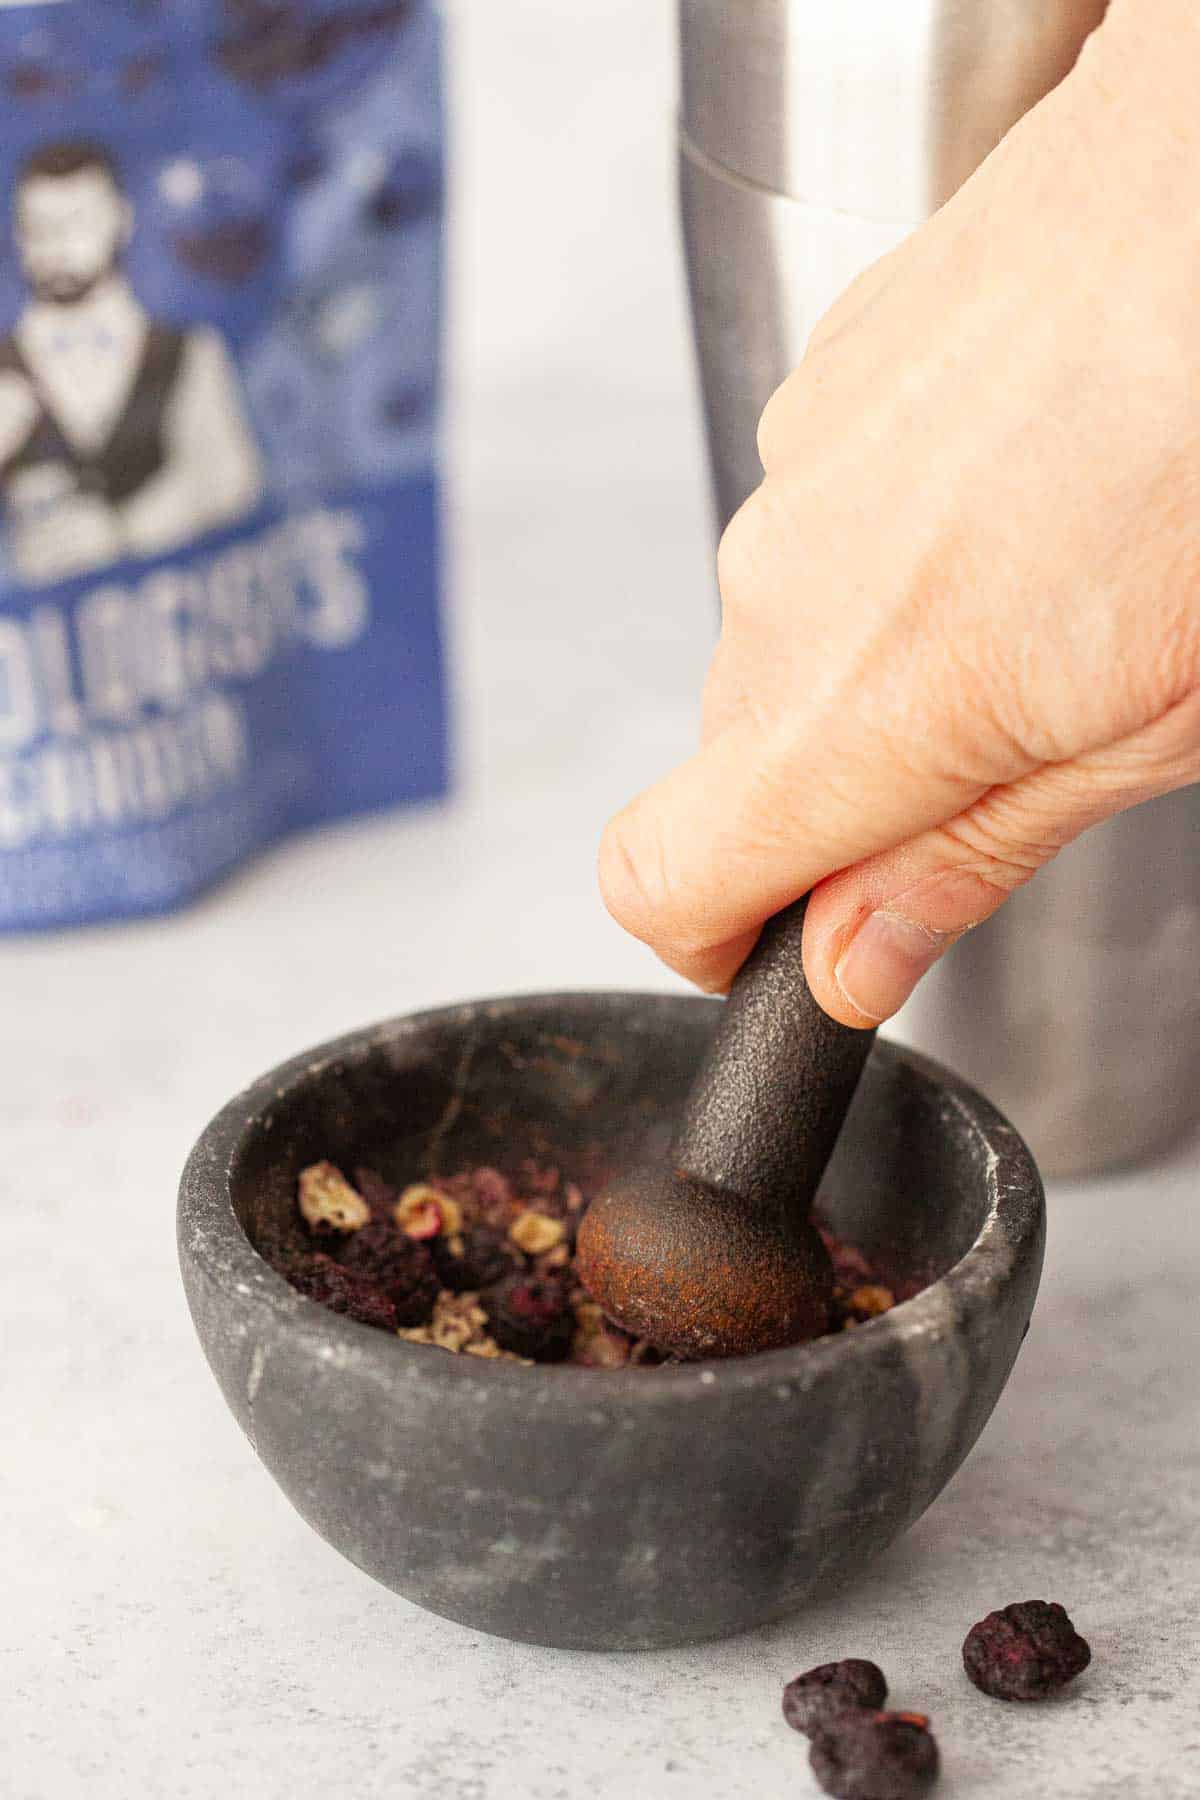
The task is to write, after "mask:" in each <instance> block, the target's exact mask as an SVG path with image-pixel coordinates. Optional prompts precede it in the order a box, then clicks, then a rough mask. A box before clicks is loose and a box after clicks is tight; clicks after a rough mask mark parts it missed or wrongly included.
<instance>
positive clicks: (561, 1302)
mask: <svg viewBox="0 0 1200 1800" xmlns="http://www.w3.org/2000/svg"><path fill="white" fill-rule="evenodd" d="M483 1308H484V1311H485V1312H486V1313H487V1316H488V1324H489V1325H490V1327H491V1332H492V1336H493V1337H494V1338H495V1340H496V1342H497V1343H498V1344H499V1346H500V1348H501V1349H502V1350H511V1351H512V1352H513V1354H514V1356H527V1357H529V1358H530V1360H531V1361H533V1362H562V1361H563V1360H564V1358H565V1357H567V1356H569V1355H570V1351H571V1344H572V1341H573V1339H574V1336H575V1314H574V1312H573V1311H572V1309H571V1289H570V1285H569V1283H568V1282H566V1281H565V1280H562V1279H556V1278H555V1277H554V1276H545V1277H539V1276H537V1275H524V1274H522V1275H510V1276H509V1277H508V1278H507V1279H506V1280H504V1281H502V1282H500V1283H499V1285H498V1286H497V1287H494V1288H492V1289H491V1290H490V1292H488V1293H486V1294H484V1295H483Z"/></svg>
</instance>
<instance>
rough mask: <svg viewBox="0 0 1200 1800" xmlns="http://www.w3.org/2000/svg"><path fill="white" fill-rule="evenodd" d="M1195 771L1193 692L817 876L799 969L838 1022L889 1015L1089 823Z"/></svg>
mask: <svg viewBox="0 0 1200 1800" xmlns="http://www.w3.org/2000/svg"><path fill="white" fill-rule="evenodd" d="M1197 779H1200V699H1198V698H1196V697H1192V698H1191V699H1189V700H1187V701H1185V702H1183V703H1181V704H1180V705H1179V706H1177V707H1175V708H1173V709H1172V710H1171V711H1170V712H1169V713H1167V714H1165V715H1164V716H1163V717H1162V718H1161V719H1160V720H1158V721H1157V722H1156V723H1155V724H1154V725H1152V726H1149V727H1147V728H1146V729H1144V730H1143V731H1140V732H1138V733H1137V734H1136V735H1134V736H1131V737H1129V738H1127V739H1125V740H1124V741H1123V742H1121V743H1119V744H1117V745H1115V746H1113V747H1112V748H1110V749H1108V750H1105V751H1102V752H1095V753H1093V754H1090V755H1088V756H1084V757H1080V758H1079V759H1077V760H1076V761H1074V762H1070V763H1065V764H1059V765H1054V766H1050V767H1046V768H1043V769H1040V770H1038V771H1037V772H1036V773H1035V774H1033V775H1029V776H1026V777H1025V778H1023V779H1022V780H1019V781H1016V782H1013V783H1012V784H1010V785H1009V786H1005V787H998V788H993V789H991V791H990V792H988V793H987V794H985V795H984V796H982V797H981V798H980V799H979V800H978V801H976V802H975V803H974V804H973V805H972V806H970V807H969V808H967V809H966V810H965V811H963V812H962V813H960V814H958V815H957V816H956V817H955V818H953V819H952V820H950V821H949V822H948V823H947V824H945V825H942V826H939V827H937V828H935V829H934V830H931V831H927V832H924V833H922V834H921V835H919V836H917V837H915V838H913V839H912V840H911V841H909V842H908V843H906V844H903V845H901V846H899V847H898V848H896V849H894V850H890V851H886V852H884V853H882V854H880V855H878V856H875V857H872V858H869V859H867V860H866V861H863V862H860V863H859V864H857V865H856V866H855V867H854V868H850V869H845V870H843V871H842V872H841V873H839V874H836V875H834V876H832V877H831V878H830V879H828V880H826V881H824V882H823V883H822V884H821V885H820V886H819V887H818V888H817V890H816V891H815V892H814V894H813V897H812V899H811V901H810V902H809V908H808V914H807V918H806V921H805V935H804V965H805V971H806V973H807V975H808V979H809V983H810V985H811V987H812V989H813V992H814V994H815V995H816V997H817V999H818V1000H819V1001H820V1003H821V1005H822V1006H823V1007H824V1008H825V1009H826V1011H827V1012H829V1013H831V1014H832V1015H833V1016H834V1017H835V1018H838V1019H840V1020H842V1022H843V1023H844V1024H847V1025H867V1024H871V1025H875V1024H879V1023H881V1022H882V1021H883V1020H885V1019H889V1018H891V1016H892V1015H893V1013H896V1012H898V1011H899V1009H900V1008H901V1006H903V1004H904V1002H905V1001H906V1000H907V999H908V998H909V996H910V994H911V993H912V991H913V989H914V988H915V987H916V985H917V983H918V982H919V980H920V979H921V977H922V976H923V975H924V974H925V973H926V972H927V971H928V970H929V969H930V968H932V966H933V965H934V963H936V962H937V961H938V960H939V959H940V957H941V956H942V955H943V954H944V953H945V951H946V950H948V949H949V948H950V946H951V945H952V944H953V943H955V942H956V940H957V939H958V938H960V937H961V936H962V935H963V933H964V932H966V931H969V930H970V929H971V927H972V926H973V925H979V924H982V923H983V921H984V920H985V919H987V918H990V916H991V915H992V914H993V913H994V912H996V911H997V909H998V908H999V907H1000V906H1001V905H1002V904H1003V902H1004V901H1005V900H1006V899H1007V898H1008V896H1009V895H1010V894H1012V893H1013V892H1015V890H1016V889H1017V888H1019V887H1022V886H1023V885H1024V884H1025V883H1026V882H1027V881H1029V880H1030V879H1031V878H1032V877H1033V876H1034V875H1035V874H1036V873H1037V871H1038V870H1039V869H1041V868H1043V867H1044V866H1045V864H1046V863H1048V862H1049V861H1051V859H1052V858H1053V857H1054V856H1055V855H1056V854H1057V852H1058V851H1059V850H1060V849H1062V848H1063V847H1064V846H1065V845H1066V844H1069V843H1071V842H1072V841H1073V840H1074V839H1075V838H1077V837H1079V836H1080V835H1081V834H1082V833H1083V832H1084V831H1086V830H1087V829H1088V828H1089V827H1090V826H1092V825H1095V824H1098V823H1100V822H1101V821H1102V820H1104V819H1107V818H1111V817H1112V816H1113V815H1114V814H1116V813H1119V812H1123V811H1126V810H1127V809H1128V808H1129V807H1131V806H1135V805H1138V804H1140V803H1141V802H1142V801H1144V800H1150V799H1153V798H1155V797H1156V796H1158V795H1160V794H1165V793H1169V792H1171V791H1172V790H1173V789H1175V788H1179V787H1185V786H1187V785H1188V783H1189V782H1193V781H1196V780H1197Z"/></svg>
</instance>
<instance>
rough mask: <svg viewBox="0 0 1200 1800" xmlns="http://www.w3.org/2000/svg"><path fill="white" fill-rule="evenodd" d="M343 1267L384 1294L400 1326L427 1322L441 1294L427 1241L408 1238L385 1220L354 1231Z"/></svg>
mask: <svg viewBox="0 0 1200 1800" xmlns="http://www.w3.org/2000/svg"><path fill="white" fill-rule="evenodd" d="M342 1267H343V1268H346V1269H349V1270H351V1271H352V1272H353V1273H354V1274H356V1275H361V1276H362V1277H363V1278H364V1279H365V1280H367V1281H369V1282H370V1283H371V1284H372V1285H373V1286H374V1287H376V1288H378V1289H379V1290H380V1291H381V1292H382V1293H385V1294H386V1295H387V1297H388V1299H389V1300H390V1301H391V1303H392V1306H393V1308H394V1310H395V1314H396V1321H397V1323H398V1324H400V1325H424V1324H425V1323H426V1321H427V1320H428V1319H429V1318H430V1317H431V1315H432V1313H433V1308H434V1304H435V1302H436V1300H437V1297H438V1277H437V1272H436V1270H435V1268H434V1263H433V1256H432V1254H431V1253H430V1250H429V1246H428V1245H427V1244H421V1243H418V1242H417V1241H416V1240H415V1239H413V1238H408V1237H405V1236H404V1234H403V1232H400V1231H397V1230H396V1229H395V1227H394V1226H393V1225H391V1224H390V1223H389V1222H388V1221H387V1220H385V1219H378V1218H373V1219H372V1220H371V1222H370V1224H369V1225H364V1226H363V1228H362V1230H361V1231H357V1232H355V1234H354V1236H353V1237H352V1238H351V1240H350V1242H349V1243H348V1244H347V1246H346V1249H345V1251H344V1252H343V1255H342Z"/></svg>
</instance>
